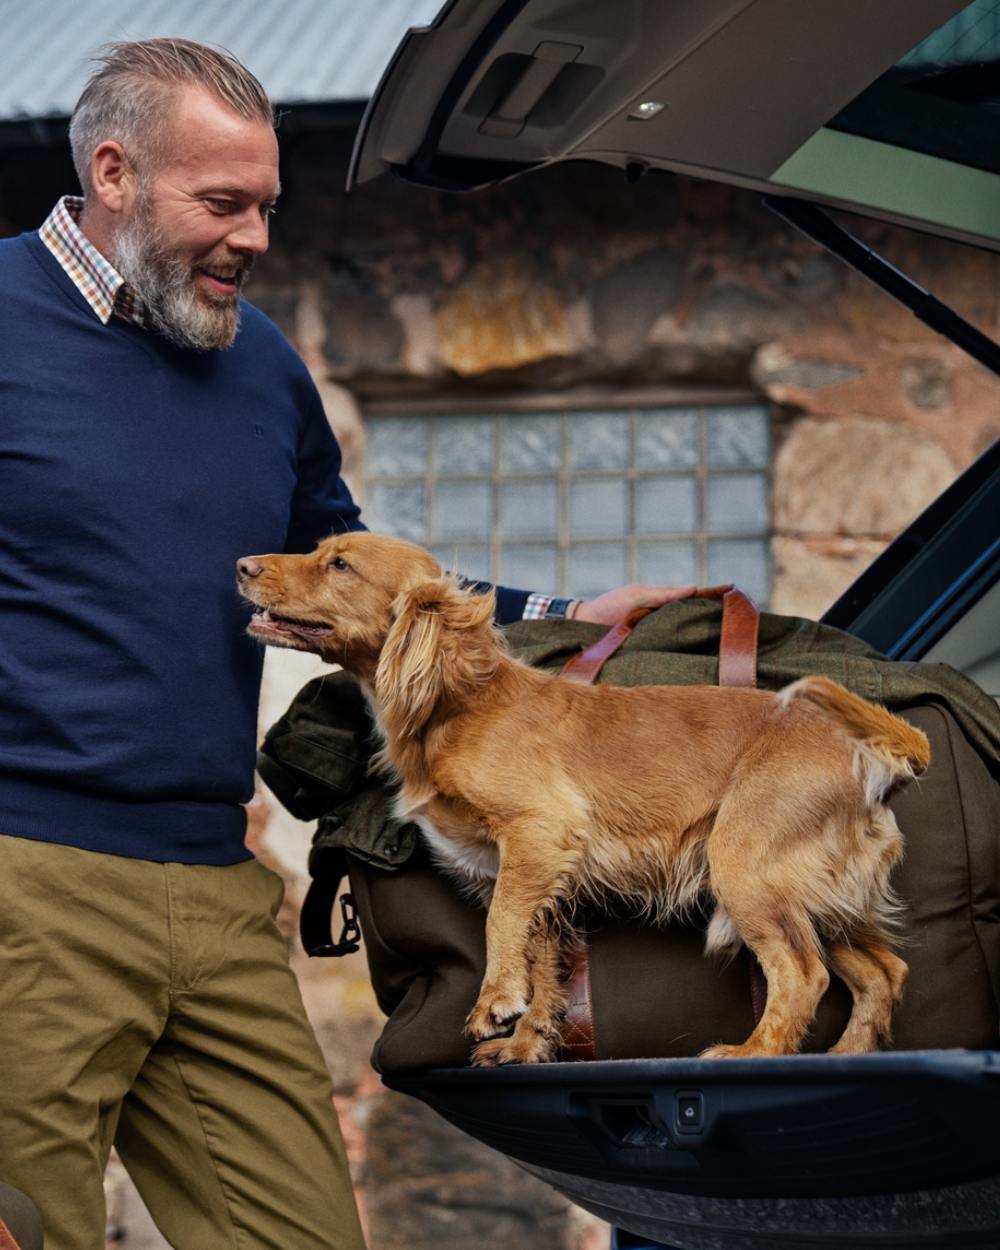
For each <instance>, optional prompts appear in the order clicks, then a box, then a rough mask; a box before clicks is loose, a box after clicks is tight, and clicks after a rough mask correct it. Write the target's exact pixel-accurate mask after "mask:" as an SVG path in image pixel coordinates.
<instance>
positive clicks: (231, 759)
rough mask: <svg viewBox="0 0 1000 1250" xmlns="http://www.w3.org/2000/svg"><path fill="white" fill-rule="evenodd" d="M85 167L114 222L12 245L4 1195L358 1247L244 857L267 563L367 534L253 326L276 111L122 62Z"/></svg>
mask: <svg viewBox="0 0 1000 1250" xmlns="http://www.w3.org/2000/svg"><path fill="white" fill-rule="evenodd" d="M70 137H71V142H72V146H73V155H74V161H75V163H76V167H77V172H78V174H79V176H80V181H81V185H82V187H83V190H84V196H83V199H82V200H75V199H72V198H69V197H67V198H66V199H63V200H61V201H60V202H59V204H58V205H57V206H56V208H55V209H54V210H53V212H52V214H51V215H50V217H49V218H48V220H47V221H46V222H45V224H44V225H43V226H42V228H41V230H40V231H39V232H38V233H33V234H26V235H22V236H21V237H20V238H17V239H11V240H4V241H0V343H2V344H3V357H2V361H0V395H2V397H3V398H2V407H3V421H2V423H0V460H2V461H3V464H4V490H3V495H2V502H0V617H2V626H0V636H2V638H3V643H2V646H0V976H2V983H3V987H4V1003H5V1007H4V1023H3V1027H2V1029H0V1073H2V1074H3V1077H2V1080H0V1177H2V1178H3V1179H4V1180H5V1181H8V1182H10V1183H11V1184H14V1185H17V1186H19V1187H20V1188H22V1189H23V1190H24V1191H25V1192H26V1193H27V1194H28V1195H29V1196H30V1197H31V1198H32V1199H33V1200H34V1201H35V1202H36V1203H37V1204H38V1206H39V1207H40V1208H41V1210H42V1213H43V1216H44V1219H45V1223H46V1246H47V1248H48V1250H93V1247H95V1246H97V1245H99V1244H101V1241H102V1238H103V1228H104V1208H103V1198H102V1186H101V1182H102V1175H103V1171H104V1166H105V1162H106V1159H107V1155H108V1152H109V1150H110V1148H111V1145H112V1143H113V1142H114V1143H116V1144H117V1146H118V1149H119V1152H120V1154H121V1156H122V1159H123V1160H124V1162H125V1165H126V1167H127V1168H128V1169H129V1171H130V1173H131V1174H132V1176H133V1178H134V1179H135V1181H136V1182H137V1184H138V1186H139V1189H140V1191H141V1192H142V1194H143V1197H144V1198H145V1200H146V1202H147V1204H148V1205H149V1207H150V1209H151V1211H152V1213H153V1216H154V1218H155V1219H156V1222H157V1224H158V1225H159V1226H160V1228H161V1229H162V1230H163V1232H164V1234H165V1235H166V1237H167V1239H168V1240H169V1241H170V1242H171V1243H172V1244H173V1245H175V1246H177V1247H179V1248H180V1250H219V1248H220V1247H224V1246H227V1247H232V1248H233V1250H236V1248H237V1247H238V1248H239V1250H258V1248H260V1250H265V1248H266V1250H278V1248H279V1247H280V1250H321V1248H322V1250H333V1248H336V1250H354V1248H356V1247H360V1246H361V1245H362V1236H361V1232H360V1229H359V1226H358V1222H357V1216H356V1213H355V1210H354V1205H353V1199H352V1195H351V1188H350V1181H349V1177H348V1173H347V1167H346V1163H345V1158H344V1152H343V1146H342V1143H341V1140H340V1135H339V1131H338V1129H337V1125H336V1121H335V1118H334V1116H333V1112H332V1109H331V1105H330V1087H329V1080H328V1077H327V1075H326V1072H325V1069H324V1066H323V1062H322V1059H321V1056H320V1054H319V1051H318V1048H317V1046H316V1043H315V1041H314V1039H313V1038H312V1035H311V1033H310V1031H309V1028H308V1025H307V1023H306V1021H305V1017H304V1013H303V1011H302V1006H301V1000H300V999H299V996H298V991H297V989H296V986H295V983H294V979H293V978H292V976H291V973H290V972H289V969H288V966H287V960H286V956H285V950H284V944H283V943H282V941H281V938H280V935H279V934H278V933H277V930H276V929H275V927H274V924H273V921H272V919H271V915H272V913H273V912H274V911H275V910H276V909H277V907H278V904H279V902H280V898H281V883H280V881H279V880H278V879H277V878H276V877H274V876H273V874H270V873H269V872H267V870H265V869H264V868H263V867H261V866H260V865H259V864H257V863H256V861H254V860H253V859H252V858H251V857H250V856H249V853H248V852H247V850H246V848H245V846H244V840H243V839H244V832H245V815H244V808H243V804H244V803H246V801H247V800H248V799H249V797H250V795H251V792H252V770H253V758H254V745H255V733H256V725H255V720H256V707H257V694H258V686H259V678H260V664H261V660H260V656H259V654H258V651H257V648H256V646H255V645H254V644H253V643H252V642H251V641H249V640H248V639H247V638H246V637H245V636H244V628H245V625H246V614H245V612H244V611H243V609H242V608H241V607H240V604H239V601H238V598H237V595H236V593H235V591H234V588H233V570H234V565H235V561H236V559H237V557H239V556H241V555H244V554H246V553H247V552H253V551H273V550H282V549H284V550H291V551H305V550H309V549H310V548H311V547H312V545H313V544H314V542H315V540H317V539H318V538H320V537H322V536H324V535H326V534H328V533H329V532H330V531H331V530H335V529H345V528H347V529H350V528H359V527H361V521H360V517H359V513H358V509H357V507H356V505H355V504H354V502H353V501H352V499H351V497H350V494H349V492H348V491H347V489H346V487H345V486H344V484H343V482H342V481H341V480H340V476H339V470H340V453H339V450H338V448H337V445H336V442H335V440H334V438H333V436H332V434H331V433H330V430H329V427H328V425H327V422H326V420H325V418H324V415H323V411H322V407H321V405H320V402H319V397H318V394H317V392H316V389H315V387H314V386H313V384H312V382H311V380H310V378H309V375H308V373H307V371H306V369H305V367H304V365H303V364H302V362H301V361H300V359H299V358H298V356H297V355H296V354H295V352H294V351H293V350H292V349H291V347H290V346H289V345H288V344H287V343H286V342H285V340H284V339H283V338H282V337H281V335H280V334H279V332H278V331H277V330H276V329H275V327H274V326H273V325H272V324H271V323H270V322H269V321H268V320H267V319H266V318H265V317H264V316H263V315H262V314H261V313H259V312H258V311H257V310H256V309H254V308H253V307H251V306H250V305H248V304H245V303H243V302H242V301H241V300H240V298H239V295H240V291H241V289H242V287H243V285H244V283H245V281H246V278H247V275H248V273H249V271H250V268H251V265H252V264H253V261H254V260H255V258H256V257H257V256H259V255H261V254H262V253H263V252H264V251H265V250H266V248H267V242H268V216H269V214H270V213H271V211H272V209H273V207H274V203H275V201H276V199H277V197H278V194H279V189H280V188H279V185H278V149H277V142H276V139H275V134H274V128H273V118H272V110H271V105H270V103H269V101H268V99H267V97H266V95H265V93H264V91H263V89H262V88H261V86H260V84H259V83H257V81H256V79H254V78H253V76H252V75H251V74H249V73H248V71H247V70H245V69H244V68H243V67H242V66H241V65H239V64H238V63H237V62H235V61H234V60H233V59H232V58H230V57H229V56H227V55H223V54H221V53H218V52H215V51H213V50H212V49H209V48H206V47H204V46H201V45H198V44H193V43H189V42H186V41H183V40H152V41H149V42H145V43H125V44H118V45H113V46H112V47H111V48H110V50H108V52H107V55H106V56H105V57H104V58H103V61H102V64H101V67H100V68H99V69H98V70H97V71H96V72H95V74H94V75H93V76H92V78H91V79H90V81H89V83H88V84H87V87H86V88H85V90H84V92H83V94H82V96H81V98H80V101H79V103H78V105H77V108H76V110H75V113H74V116H73V120H72V123H71V127H70ZM682 593H685V592H684V591H683V590H682V591H680V592H675V591H670V590H667V589H665V588H660V589H656V588H642V587H630V588H623V589H622V590H621V591H617V592H613V593H612V594H611V595H609V596H602V597H601V598H600V599H597V600H594V601H593V602H592V603H589V604H583V605H579V612H578V615H579V616H580V617H582V618H583V619H590V620H597V621H605V622H610V621H612V620H614V619H617V618H618V617H620V616H622V615H625V614H626V613H627V612H628V611H629V610H630V609H631V608H632V607H634V606H638V605H639V604H640V603H648V604H650V605H655V604H657V603H660V602H663V601H664V600H666V599H667V598H671V597H675V596H676V595H677V594H682ZM499 605H500V606H499V613H498V614H499V616H500V618H501V619H503V620H510V619H514V618H516V617H517V616H519V615H522V614H524V613H526V612H527V613H534V614H537V613H539V612H545V611H548V612H550V613H552V612H553V611H555V612H558V611H560V610H563V609H564V605H563V608H561V606H560V604H559V603H558V602H556V603H555V604H553V603H552V602H550V601H549V600H548V599H544V598H540V597H539V596H529V595H527V594H526V593H525V592H522V591H514V590H504V589H501V590H500V592H499Z"/></svg>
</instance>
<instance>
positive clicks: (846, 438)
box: [772, 417, 955, 539]
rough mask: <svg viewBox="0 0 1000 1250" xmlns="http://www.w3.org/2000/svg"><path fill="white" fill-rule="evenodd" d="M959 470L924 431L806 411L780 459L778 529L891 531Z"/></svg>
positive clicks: (857, 533) (866, 534) (798, 532)
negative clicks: (819, 416)
mask: <svg viewBox="0 0 1000 1250" xmlns="http://www.w3.org/2000/svg"><path fill="white" fill-rule="evenodd" d="M954 476H955V469H954V465H953V464H952V462H951V460H950V459H949V457H948V455H947V453H946V452H945V451H944V450H943V449H942V448H941V447H940V446H939V445H938V444H937V443H935V442H934V441H933V440H932V439H930V438H929V437H928V436H927V435H925V434H923V433H921V432H920V431H918V430H914V429H909V428H907V427H905V426H901V425H892V424H889V423H888V422H885V421H871V420H867V419H862V418H853V419H846V420H831V421H819V420H816V419H814V418H812V417H806V418H803V419H801V420H799V421H797V422H796V423H795V425H794V426H793V427H792V430H791V432H790V433H789V435H788V437H787V438H786V440H785V442H784V444H783V445H782V447H781V450H780V451H779V452H778V455H777V457H776V459H775V464H774V479H773V493H772V498H773V509H774V525H775V529H776V530H777V532H778V533H779V534H783V535H787V536H790V537H791V536H805V535H829V536H837V535H846V536H851V537H857V538H875V539H881V538H891V537H893V536H894V535H895V534H897V533H898V532H899V531H900V530H901V529H903V528H904V526H906V525H908V524H909V523H910V521H912V520H913V518H914V517H915V516H916V515H917V514H918V513H919V512H921V511H922V510H923V509H924V508H925V507H926V506H927V505H928V504H929V503H930V502H931V500H933V499H934V498H936V496H937V495H939V494H940V493H941V491H942V490H944V488H945V487H946V486H948V485H949V483H950V482H951V481H952V479H953V478H954Z"/></svg>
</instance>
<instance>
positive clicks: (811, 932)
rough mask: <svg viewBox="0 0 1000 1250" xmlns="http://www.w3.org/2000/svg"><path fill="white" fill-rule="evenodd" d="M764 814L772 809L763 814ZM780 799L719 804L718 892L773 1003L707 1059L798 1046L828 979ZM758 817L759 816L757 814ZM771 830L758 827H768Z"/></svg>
mask: <svg viewBox="0 0 1000 1250" xmlns="http://www.w3.org/2000/svg"><path fill="white" fill-rule="evenodd" d="M765 813H766V814H765ZM777 815H778V813H776V811H775V806H774V804H771V805H770V811H766V809H765V808H764V807H763V805H761V806H759V807H757V810H756V811H754V810H753V809H752V808H751V807H749V806H748V805H744V804H742V803H741V804H740V806H739V807H738V808H737V807H733V808H731V810H730V811H729V812H726V811H725V810H724V809H721V808H720V811H719V815H718V817H717V818H716V823H715V827H714V829H713V830H712V833H711V834H710V836H709V842H708V863H709V880H710V885H711V890H712V893H713V894H714V895H715V897H716V899H717V900H718V902H719V904H720V905H721V906H722V908H724V909H725V913H726V914H727V915H728V917H729V920H730V922H731V924H732V926H733V927H734V928H735V930H736V932H737V933H738V934H739V937H740V938H741V939H742V941H743V943H744V944H745V945H746V946H748V947H749V948H750V950H752V951H753V953H754V954H755V955H756V956H757V959H758V960H759V962H760V965H761V968H762V969H763V972H764V976H765V977H766V978H767V1006H766V1007H765V1009H764V1014H763V1016H762V1017H761V1019H760V1022H759V1023H758V1025H757V1027H756V1028H755V1029H754V1031H753V1032H752V1033H751V1034H750V1036H749V1037H748V1038H747V1040H746V1041H745V1042H743V1043H742V1044H740V1045H718V1046H711V1047H709V1048H708V1050H705V1051H703V1052H702V1054H703V1056H704V1057H705V1058H713V1059H714V1058H744V1057H745V1058H750V1057H754V1056H767V1055H792V1054H795V1053H797V1051H798V1049H799V1047H800V1046H801V1044H802V1039H803V1037H804V1036H805V1034H806V1031H807V1029H808V1028H809V1025H810V1023H811V1022H812V1019H813V1016H814V1015H815V1014H816V1008H817V1007H818V1006H819V1001H820V999H821V998H822V997H823V995H824V993H825V992H826V989H827V986H828V985H829V983H830V974H829V972H828V971H827V969H826V966H825V964H824V962H823V958H822V954H821V950H820V945H819V941H818V938H817V934H816V931H815V928H814V927H813V924H812V921H811V919H810V916H809V911H808V909H807V908H806V907H805V906H804V905H803V902H802V900H801V898H800V897H798V894H799V891H798V890H797V889H796V873H795V872H794V871H793V870H791V869H790V865H789V863H788V862H787V861H786V857H785V855H783V854H782V848H784V847H787V846H789V844H790V842H791V841H792V840H793V839H789V838H784V837H782V836H781V834H782V831H781V830H780V829H779V828H776V817H777ZM755 816H756V817H759V820H758V821H755ZM768 817H770V819H769V820H768V824H770V826H771V829H770V832H769V834H768V835H767V836H761V835H760V834H759V833H758V832H757V831H758V830H761V829H764V828H766V827H767V825H765V823H764V822H765V819H767V818H768Z"/></svg>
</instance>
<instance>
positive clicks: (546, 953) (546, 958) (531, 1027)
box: [472, 930, 566, 1068]
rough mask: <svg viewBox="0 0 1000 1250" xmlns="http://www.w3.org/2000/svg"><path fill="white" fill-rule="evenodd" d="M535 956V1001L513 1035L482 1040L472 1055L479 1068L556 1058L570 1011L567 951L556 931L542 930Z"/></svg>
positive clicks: (533, 999) (533, 978) (532, 988)
mask: <svg viewBox="0 0 1000 1250" xmlns="http://www.w3.org/2000/svg"><path fill="white" fill-rule="evenodd" d="M531 959H532V966H531V1001H530V1002H529V1003H528V1008H527V1010H526V1011H525V1013H524V1015H523V1016H522V1017H521V1018H520V1020H518V1022H517V1025H516V1026H515V1028H514V1032H513V1034H512V1035H511V1036H510V1037H495V1038H493V1039H492V1040H490V1041H486V1042H480V1043H479V1045H478V1046H477V1047H476V1049H475V1051H474V1052H473V1056H472V1062H473V1063H474V1064H475V1066H476V1067H479V1068H487V1067H493V1066H495V1065H497V1064H503V1063H546V1062H548V1061H549V1060H550V1059H554V1058H555V1057H556V1054H557V1052H558V1050H559V1043H560V1041H561V1033H560V1025H561V1023H562V1018H563V1015H564V1014H565V1011H566V986H565V983H564V978H563V953H562V948H561V945H560V941H559V937H558V935H557V933H556V932H553V931H548V932H546V931H544V930H543V931H541V932H539V934H538V940H537V943H536V944H535V946H534V948H533V950H532V954H531Z"/></svg>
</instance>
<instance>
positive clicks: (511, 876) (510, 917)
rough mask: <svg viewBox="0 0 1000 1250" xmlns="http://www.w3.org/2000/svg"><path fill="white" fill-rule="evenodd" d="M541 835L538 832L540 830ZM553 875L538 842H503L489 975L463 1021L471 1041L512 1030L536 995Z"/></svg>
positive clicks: (489, 936)
mask: <svg viewBox="0 0 1000 1250" xmlns="http://www.w3.org/2000/svg"><path fill="white" fill-rule="evenodd" d="M536 836H537V832H536ZM556 899H557V895H556V889H555V878H554V874H553V873H552V871H551V865H550V864H549V863H548V862H547V860H546V857H545V856H543V855H539V854H538V852H537V848H531V849H529V850H527V851H522V850H521V849H520V847H518V846H517V845H516V844H515V845H514V846H512V845H511V842H510V841H509V840H505V841H503V842H501V847H500V867H499V871H498V873H497V879H496V885H495V886H494V889H493V898H492V900H491V902H490V909H489V912H488V913H487V916H486V975H485V977H484V978H483V984H482V986H481V988H480V990H479V997H478V999H477V1000H476V1005H475V1006H474V1007H473V1009H472V1011H471V1012H470V1013H469V1015H468V1018H467V1019H466V1022H465V1032H466V1035H467V1036H468V1037H470V1038H472V1039H473V1041H477V1042H481V1041H485V1040H487V1039H488V1038H494V1037H499V1036H506V1035H508V1034H510V1032H511V1031H512V1029H513V1027H514V1025H515V1024H516V1022H517V1021H518V1019H519V1018H520V1017H521V1016H522V1015H523V1014H524V1012H525V1011H526V1010H527V1007H528V1003H529V1002H530V1001H531V997H532V982H531V959H530V957H529V956H530V952H531V948H532V946H533V945H535V944H536V943H538V941H539V940H540V939H541V938H542V935H543V930H544V926H545V924H546V915H547V913H548V912H551V911H552V910H553V908H554V907H555V906H556V905H557V903H556Z"/></svg>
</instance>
